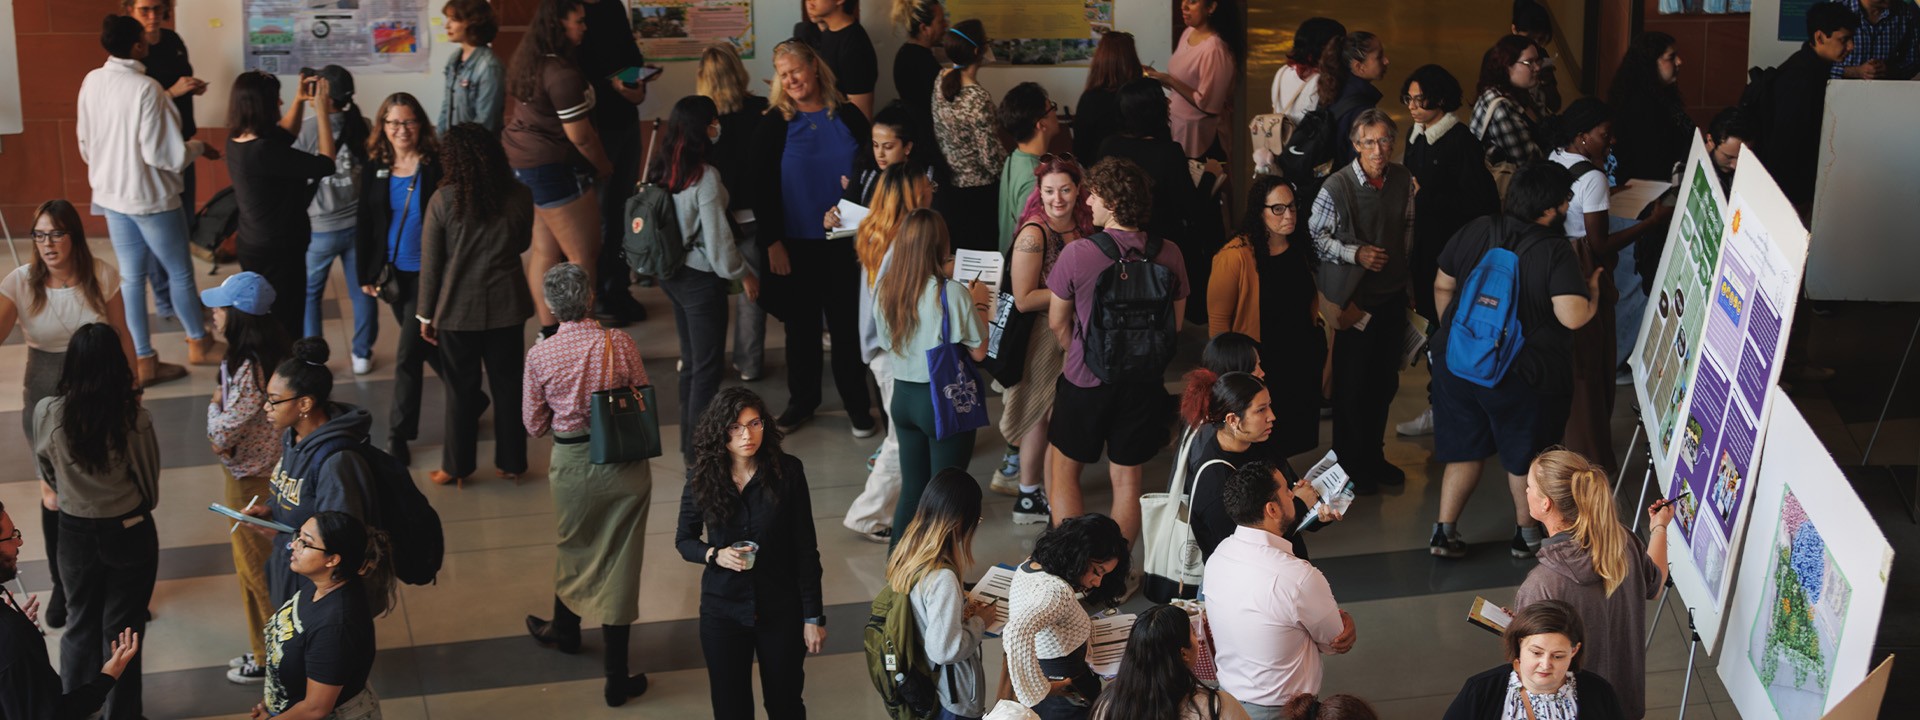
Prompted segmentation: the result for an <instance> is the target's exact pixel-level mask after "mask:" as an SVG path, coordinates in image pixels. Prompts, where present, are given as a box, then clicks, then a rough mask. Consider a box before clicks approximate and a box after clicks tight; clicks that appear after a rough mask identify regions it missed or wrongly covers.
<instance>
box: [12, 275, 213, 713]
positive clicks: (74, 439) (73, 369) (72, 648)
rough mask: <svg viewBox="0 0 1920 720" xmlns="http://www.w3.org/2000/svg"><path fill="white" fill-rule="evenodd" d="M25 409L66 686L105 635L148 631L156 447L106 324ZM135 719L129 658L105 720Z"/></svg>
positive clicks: (135, 674) (82, 671) (77, 344)
mask: <svg viewBox="0 0 1920 720" xmlns="http://www.w3.org/2000/svg"><path fill="white" fill-rule="evenodd" d="M194 299H195V300H196V301H197V300H199V298H194ZM32 412H33V414H34V419H33V454H34V458H35V460H36V461H37V462H38V464H39V470H40V473H39V474H40V477H41V478H44V479H45V480H46V481H47V482H48V483H50V484H52V485H53V488H54V491H55V492H56V493H58V499H59V502H60V520H59V524H60V552H59V555H58V556H56V557H55V558H54V561H55V562H57V563H59V565H60V580H61V582H62V583H64V584H65V585H66V590H67V613H68V616H69V622H68V623H67V629H66V634H64V635H62V636H61V638H60V674H61V675H62V676H65V677H67V678H70V679H72V680H71V681H70V685H69V686H70V687H72V686H77V685H78V684H79V680H78V679H79V678H84V677H86V676H87V673H88V672H90V671H92V670H93V669H94V668H96V667H100V665H101V663H102V662H106V661H107V660H108V659H109V657H110V656H111V652H110V649H109V642H110V640H111V639H112V638H114V637H124V636H125V634H126V633H127V631H128V630H131V631H132V632H133V633H135V634H144V633H145V632H146V626H147V605H148V603H150V602H152V601H153V586H154V582H155V579H156V578H157V573H158V572H159V569H160V539H159V535H158V534H157V533H156V532H155V531H154V526H153V509H154V507H155V506H156V505H158V504H159V502H160V444H159V441H158V440H157V439H156V438H155V436H154V428H153V419H152V418H151V417H149V416H148V414H147V409H146V408H145V407H142V406H141V404H140V391H139V390H137V389H135V387H134V382H133V370H132V366H131V365H129V364H128V363H127V356H126V353H125V351H124V350H122V349H121V345H120V334H119V333H117V332H115V331H114V329H113V328H112V327H110V326H108V325H106V324H105V323H88V324H86V325H83V326H81V328H80V329H79V330H78V331H76V332H75V333H74V334H73V339H72V340H71V341H70V342H69V343H68V345H67V354H66V358H65V363H64V367H63V368H62V369H61V373H60V384H59V386H58V387H57V388H56V390H55V391H54V394H53V395H52V396H51V397H47V398H44V399H42V400H41V401H40V403H39V404H38V405H35V406H34V408H33V410H32ZM140 714H141V682H140V659H139V658H137V657H136V658H134V659H133V660H132V661H130V662H129V663H128V664H127V672H126V673H125V674H123V675H121V676H120V682H119V683H117V684H116V685H115V686H114V688H113V692H111V693H109V694H108V695H107V705H106V710H105V713H104V715H103V717H105V718H109V719H110V720H131V719H132V718H138V717H140ZM9 717H12V716H9Z"/></svg>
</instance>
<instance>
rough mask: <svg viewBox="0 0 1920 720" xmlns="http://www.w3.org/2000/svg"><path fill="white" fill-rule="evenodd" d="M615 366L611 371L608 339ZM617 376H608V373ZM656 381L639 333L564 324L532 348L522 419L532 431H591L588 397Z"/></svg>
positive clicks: (522, 395)
mask: <svg viewBox="0 0 1920 720" xmlns="http://www.w3.org/2000/svg"><path fill="white" fill-rule="evenodd" d="M609 342H611V343H613V368H612V371H611V373H608V372H607V371H606V366H607V345H606V344H607V343H609ZM609 374H610V375H611V377H610V378H609V377H607V376H608V375H609ZM650 384H652V383H651V382H650V381H649V380H647V368H646V366H645V365H643V364H641V362H640V348H639V347H637V346H635V345H634V344H633V336H632V335H628V334H626V333H623V332H620V331H618V330H611V331H610V330H605V329H602V328H601V327H600V323H598V322H595V321H593V320H575V321H573V322H566V323H561V324H560V331H559V332H557V333H554V335H553V337H549V338H547V339H545V340H542V341H540V344H538V345H535V346H533V349H532V350H528V351H527V365H526V371H525V372H524V373H523V374H522V378H521V385H520V420H521V423H522V424H524V425H526V426H527V434H528V435H531V436H533V437H540V436H542V435H545V434H547V431H548V430H549V429H551V430H553V431H554V432H580V431H583V430H586V429H587V412H588V410H589V409H590V406H589V405H588V397H589V396H591V395H593V394H594V393H596V392H599V391H601V390H607V389H611V388H617V387H640V386H642V385H650Z"/></svg>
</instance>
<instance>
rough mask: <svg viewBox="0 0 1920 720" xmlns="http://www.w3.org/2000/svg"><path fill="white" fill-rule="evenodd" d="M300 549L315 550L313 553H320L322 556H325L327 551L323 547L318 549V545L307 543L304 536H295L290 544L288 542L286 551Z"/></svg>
mask: <svg viewBox="0 0 1920 720" xmlns="http://www.w3.org/2000/svg"><path fill="white" fill-rule="evenodd" d="M300 548H306V549H308V550H315V551H318V552H320V553H321V554H323V555H324V554H326V552H327V549H326V548H323V547H320V546H319V545H315V544H313V543H311V542H308V541H307V538H306V536H305V535H300V536H296V537H294V538H293V541H292V542H289V543H287V549H288V550H297V549H300Z"/></svg>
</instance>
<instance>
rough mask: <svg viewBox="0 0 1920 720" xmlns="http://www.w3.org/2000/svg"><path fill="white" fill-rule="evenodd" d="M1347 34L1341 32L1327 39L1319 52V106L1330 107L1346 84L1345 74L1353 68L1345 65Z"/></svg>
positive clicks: (1350, 73)
mask: <svg viewBox="0 0 1920 720" xmlns="http://www.w3.org/2000/svg"><path fill="white" fill-rule="evenodd" d="M1348 42H1349V41H1348V40H1347V35H1346V34H1345V33H1341V34H1339V35H1335V36H1333V37H1332V38H1330V39H1328V40H1327V47H1326V49H1325V50H1322V51H1321V52H1320V107H1323V108H1331V107H1333V103H1334V101H1335V100H1337V99H1339V97H1340V88H1341V86H1344V85H1346V84H1347V76H1349V75H1352V74H1353V69H1352V68H1349V67H1347V43H1348Z"/></svg>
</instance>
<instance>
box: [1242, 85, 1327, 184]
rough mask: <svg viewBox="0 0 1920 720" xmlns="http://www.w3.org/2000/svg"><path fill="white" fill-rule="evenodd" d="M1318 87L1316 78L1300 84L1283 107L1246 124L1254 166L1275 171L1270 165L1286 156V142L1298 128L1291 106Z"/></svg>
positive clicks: (1257, 116)
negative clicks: (1251, 145) (1264, 166)
mask: <svg viewBox="0 0 1920 720" xmlns="http://www.w3.org/2000/svg"><path fill="white" fill-rule="evenodd" d="M1286 71H1287V70H1286V69H1285V68H1282V69H1281V72H1286ZM1319 85H1320V83H1319V80H1318V76H1315V79H1313V80H1310V81H1307V82H1302V83H1300V87H1298V88H1295V89H1294V91H1293V97H1291V98H1288V99H1287V104H1286V105H1285V106H1283V107H1276V108H1274V109H1273V112H1272V113H1270V114H1264V115H1255V116H1253V120H1251V121H1249V122H1248V123H1247V131H1248V133H1249V134H1251V135H1252V136H1253V149H1254V164H1255V165H1267V166H1269V168H1268V169H1269V170H1277V168H1273V167H1271V165H1272V164H1273V163H1274V161H1276V160H1278V159H1279V158H1280V156H1281V155H1284V154H1286V152H1287V142H1288V141H1289V140H1292V139H1293V131H1294V130H1295V129H1296V128H1297V127H1299V124H1298V123H1296V122H1294V120H1293V117H1292V116H1290V115H1288V113H1291V112H1293V106H1294V105H1296V104H1299V102H1300V96H1302V95H1305V94H1307V90H1308V89H1310V88H1311V89H1314V90H1315V92H1318V88H1319ZM1263 154H1264V155H1265V157H1264V158H1263V157H1262V155H1263Z"/></svg>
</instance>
